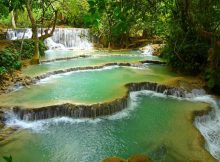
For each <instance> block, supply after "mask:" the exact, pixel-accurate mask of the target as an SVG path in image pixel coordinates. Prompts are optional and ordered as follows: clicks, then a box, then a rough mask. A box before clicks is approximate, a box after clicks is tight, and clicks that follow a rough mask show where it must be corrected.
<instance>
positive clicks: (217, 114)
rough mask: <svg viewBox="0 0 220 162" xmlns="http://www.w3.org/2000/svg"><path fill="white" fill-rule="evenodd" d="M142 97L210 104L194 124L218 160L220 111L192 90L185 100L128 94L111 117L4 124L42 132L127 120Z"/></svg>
mask: <svg viewBox="0 0 220 162" xmlns="http://www.w3.org/2000/svg"><path fill="white" fill-rule="evenodd" d="M143 95H145V96H150V97H162V98H173V99H178V100H187V101H191V102H203V103H208V104H210V106H211V107H213V110H212V111H211V112H210V113H209V114H208V115H204V116H201V117H196V119H195V121H194V124H195V126H196V128H198V129H199V130H200V132H201V134H202V135H203V136H204V138H205V141H206V145H205V147H206V149H207V150H208V151H209V152H210V153H211V154H212V155H213V157H215V158H216V159H218V160H220V109H219V105H218V103H217V100H216V99H215V98H214V97H213V96H211V95H206V94H205V91H203V90H193V91H192V93H189V94H187V95H186V98H180V97H175V96H167V95H165V94H162V93H156V92H153V91H147V90H142V91H138V92H132V93H130V103H129V106H128V108H126V109H124V110H122V111H120V112H118V113H116V114H113V115H111V116H106V117H98V118H96V119H89V118H85V119H73V118H68V117H61V118H53V119H47V120H39V121H21V120H18V119H17V118H16V117H15V116H14V115H11V116H9V118H8V120H7V121H6V124H7V125H8V126H16V127H21V128H23V129H31V130H34V131H42V130H45V129H46V128H47V126H49V125H51V124H59V123H68V124H77V123H82V122H86V123H90V124H95V123H98V122H102V121H104V120H122V119H125V118H129V117H130V116H131V114H132V113H131V112H132V111H135V109H136V108H138V106H137V105H138V102H139V98H140V96H143Z"/></svg>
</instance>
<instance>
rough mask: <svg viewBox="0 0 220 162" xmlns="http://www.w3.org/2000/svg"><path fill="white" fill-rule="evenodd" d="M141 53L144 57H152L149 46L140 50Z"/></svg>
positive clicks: (151, 48)
mask: <svg viewBox="0 0 220 162" xmlns="http://www.w3.org/2000/svg"><path fill="white" fill-rule="evenodd" d="M141 50H142V51H143V53H142V54H143V55H145V56H153V53H154V49H153V47H152V46H151V45H147V46H145V47H143V48H142V49H141Z"/></svg>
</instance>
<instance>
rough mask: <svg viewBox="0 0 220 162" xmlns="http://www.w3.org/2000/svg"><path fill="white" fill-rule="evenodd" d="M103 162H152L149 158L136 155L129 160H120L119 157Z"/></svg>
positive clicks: (103, 161)
mask: <svg viewBox="0 0 220 162" xmlns="http://www.w3.org/2000/svg"><path fill="white" fill-rule="evenodd" d="M101 162H152V161H151V160H150V159H149V158H148V157H147V156H144V155H135V156H132V157H131V158H129V159H128V160H125V159H122V158H118V157H109V158H106V159H104V160H102V161H101Z"/></svg>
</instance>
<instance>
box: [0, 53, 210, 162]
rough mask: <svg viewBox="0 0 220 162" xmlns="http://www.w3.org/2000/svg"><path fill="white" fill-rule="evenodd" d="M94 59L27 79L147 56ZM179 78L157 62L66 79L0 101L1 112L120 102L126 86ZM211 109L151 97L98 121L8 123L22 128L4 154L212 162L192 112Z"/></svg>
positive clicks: (42, 160)
mask: <svg viewBox="0 0 220 162" xmlns="http://www.w3.org/2000/svg"><path fill="white" fill-rule="evenodd" d="M83 52H86V51H83ZM78 54H79V53H77V52H76V51H59V50H58V51H48V53H47V55H46V57H47V58H46V59H54V58H62V57H70V56H76V55H78ZM80 54H81V53H80ZM118 54H122V55H121V56H119V55H118ZM89 55H91V53H89ZM93 55H94V56H95V57H92V58H78V59H73V60H68V61H56V62H52V63H47V64H41V65H36V66H30V67H29V68H27V69H24V73H25V74H26V75H29V76H36V75H39V74H43V73H45V72H48V71H54V70H59V69H64V68H70V67H82V66H94V65H101V64H104V63H109V62H132V63H133V62H137V61H140V60H143V59H145V58H146V56H143V55H140V53H139V52H138V51H123V52H122V53H120V52H118V51H117V52H113V53H111V56H106V52H103V51H101V52H94V53H93ZM176 77H178V75H176V74H174V73H172V72H170V71H169V69H168V68H167V67H166V66H161V65H152V64H146V65H142V66H140V67H117V66H112V67H107V68H103V69H98V70H88V71H78V72H71V73H64V74H59V75H54V76H52V77H49V78H46V79H43V80H41V81H40V82H38V83H37V84H36V85H31V86H30V87H24V88H22V89H18V90H17V91H14V92H12V93H9V94H5V95H1V97H0V106H23V107H26V108H30V107H40V106H46V105H51V104H58V103H66V102H68V103H70V102H71V103H80V104H92V103H97V102H104V101H110V100H113V99H115V98H118V97H121V96H122V95H124V94H125V92H126V89H125V88H124V85H125V84H126V83H130V82H143V81H150V82H158V83H164V82H166V81H167V80H170V79H171V80H172V79H175V78H176ZM207 106H208V105H207V104H204V103H200V102H191V101H183V100H178V99H174V98H167V97H166V96H161V95H159V96H158V94H156V93H153V92H146V91H145V92H139V93H132V95H131V103H130V105H129V107H128V108H126V109H125V110H123V111H122V112H119V113H117V114H114V115H112V116H108V117H101V118H97V119H94V120H92V119H71V118H56V119H49V120H43V121H35V122H25V121H19V120H17V119H15V118H14V117H10V118H9V119H8V121H7V124H8V126H16V127H20V128H21V129H19V131H18V132H16V133H15V134H13V135H12V136H10V137H9V139H8V140H7V142H6V143H4V144H0V156H3V155H10V154H11V155H12V156H13V162H61V161H62V162H63V161H65V162H97V161H99V160H101V159H103V158H106V157H109V156H119V157H123V158H128V157H130V156H132V155H135V154H144V155H148V156H150V157H151V158H152V159H153V161H156V162H189V161H190V162H192V161H196V160H197V161H198V160H199V161H201V162H209V161H210V162H211V161H214V160H213V158H212V157H211V155H210V154H209V153H208V152H206V151H205V150H204V149H203V148H202V147H201V136H200V133H199V132H198V131H196V129H195V128H194V126H193V124H192V119H191V115H192V111H195V110H203V109H205V108H206V107H207Z"/></svg>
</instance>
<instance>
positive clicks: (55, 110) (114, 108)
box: [1, 82, 186, 121]
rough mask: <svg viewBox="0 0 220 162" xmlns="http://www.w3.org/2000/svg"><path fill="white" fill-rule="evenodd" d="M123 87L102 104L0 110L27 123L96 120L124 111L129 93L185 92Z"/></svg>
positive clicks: (137, 85) (179, 94) (182, 94)
mask: <svg viewBox="0 0 220 162" xmlns="http://www.w3.org/2000/svg"><path fill="white" fill-rule="evenodd" d="M124 87H125V88H126V92H125V94H124V95H123V96H122V97H120V98H116V99H114V100H112V101H108V102H103V103H95V104H90V105H83V104H82V105H81V104H74V103H64V104H58V105H49V106H44V107H35V108H34V107H32V108H31V107H28V108H27V107H26V108H25V107H20V106H12V107H7V106H6V107H1V108H2V109H4V110H7V109H12V110H13V112H14V113H15V114H16V115H17V117H18V118H19V119H21V120H28V121H33V120H41V119H49V118H54V117H61V116H66V117H74V118H96V117H98V116H106V115H112V114H114V113H116V112H119V111H121V110H123V109H125V108H126V107H127V106H128V102H129V94H130V92H134V91H141V90H150V91H155V92H157V93H163V94H165V95H167V96H177V97H185V94H186V91H185V90H183V89H181V88H176V87H171V86H168V85H163V84H158V83H152V82H139V83H128V84H126V85H124Z"/></svg>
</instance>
